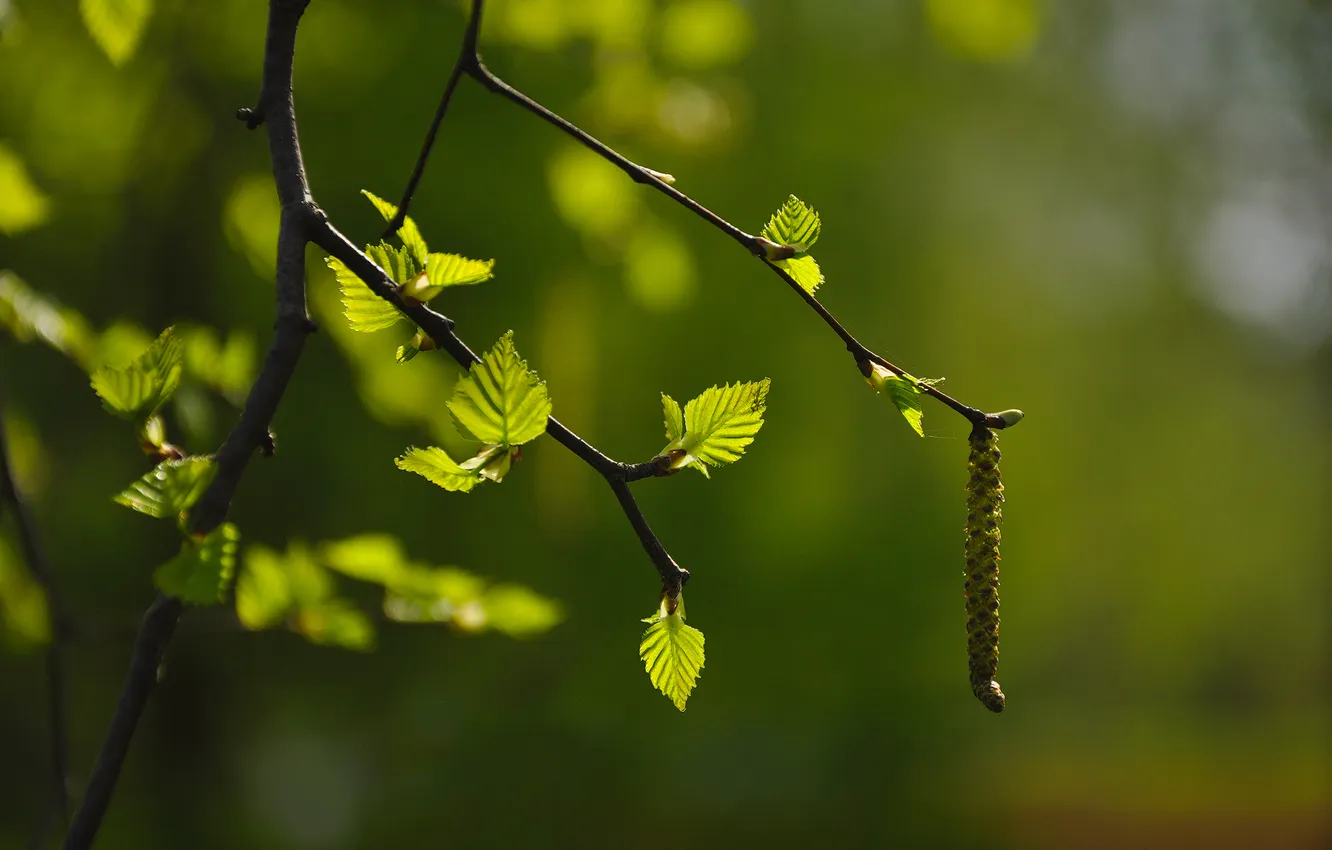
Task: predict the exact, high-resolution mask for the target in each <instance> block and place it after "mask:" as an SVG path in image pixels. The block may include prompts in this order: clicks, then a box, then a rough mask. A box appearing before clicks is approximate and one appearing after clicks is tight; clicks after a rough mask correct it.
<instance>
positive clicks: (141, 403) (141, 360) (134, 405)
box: [92, 328, 184, 421]
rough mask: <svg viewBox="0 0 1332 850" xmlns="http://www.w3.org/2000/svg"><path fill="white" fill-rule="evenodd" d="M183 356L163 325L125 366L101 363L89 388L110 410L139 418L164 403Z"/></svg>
mask: <svg viewBox="0 0 1332 850" xmlns="http://www.w3.org/2000/svg"><path fill="white" fill-rule="evenodd" d="M183 359H184V352H183V348H182V346H181V343H180V339H179V338H178V337H177V336H176V335H175V332H174V330H173V329H172V328H167V329H166V330H164V331H162V334H161V336H159V337H158V338H157V339H156V340H154V341H153V343H152V345H150V346H148V350H147V351H145V352H144V353H143V354H140V355H139V356H138V357H137V358H135V359H134V361H133V362H132V363H130V364H129V365H128V366H125V367H123V368H116V367H114V366H103V367H102V368H101V369H98V370H97V371H96V372H94V373H93V376H92V388H93V390H94V391H95V392H96V393H97V395H98V397H100V398H101V399H102V406H103V407H105V408H106V409H107V410H108V411H110V412H111V413H114V414H116V415H117V416H120V417H123V418H125V419H136V420H140V421H142V420H145V419H147V418H148V417H149V416H152V415H153V414H154V413H156V412H157V410H158V408H160V407H161V406H162V405H163V404H166V402H167V399H169V398H171V395H172V393H174V392H175V391H176V387H178V386H179V385H180V377H181V374H182V373H183V372H184V365H183Z"/></svg>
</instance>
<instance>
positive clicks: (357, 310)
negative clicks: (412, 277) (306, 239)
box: [325, 257, 402, 333]
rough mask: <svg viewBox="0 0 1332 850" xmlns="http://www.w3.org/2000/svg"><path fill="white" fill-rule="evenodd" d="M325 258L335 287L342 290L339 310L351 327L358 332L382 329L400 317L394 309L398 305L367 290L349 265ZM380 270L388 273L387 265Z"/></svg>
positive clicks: (398, 320) (399, 319)
mask: <svg viewBox="0 0 1332 850" xmlns="http://www.w3.org/2000/svg"><path fill="white" fill-rule="evenodd" d="M325 262H326V263H327V264H328V267H329V268H330V269H332V270H333V276H334V277H335V278H337V281H338V288H339V289H341V290H342V307H343V313H344V314H345V315H346V316H347V323H348V324H350V325H351V328H352V330H356V331H361V332H362V333H370V332H372V331H382V330H383V329H384V328H391V327H393V326H394V325H396V324H397V323H398V322H400V321H402V314H401V313H399V312H398V308H396V307H394V306H393V305H392V304H390V303H389V302H387V301H385V300H384V299H383V298H380V297H379V296H378V295H376V294H375V293H373V292H371V291H370V287H368V286H366V285H365V282H364V281H362V280H361V279H360V278H359V277H357V276H356V274H355V273H354V272H353V271H352V270H351V269H349V268H347V267H346V266H345V265H343V264H342V261H341V260H339V259H337V258H335V257H329V258H327V259H326V260H325ZM384 271H386V272H389V274H392V272H391V271H389V269H387V268H385V269H384Z"/></svg>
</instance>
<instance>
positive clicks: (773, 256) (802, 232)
mask: <svg viewBox="0 0 1332 850" xmlns="http://www.w3.org/2000/svg"><path fill="white" fill-rule="evenodd" d="M822 230H823V224H822V222H820V221H819V214H818V213H817V212H815V211H814V208H813V207H811V206H809V205H808V204H806V203H805V202H804V201H802V200H800V199H799V198H797V197H796V196H795V195H790V196H788V197H787V199H786V203H784V204H782V206H781V208H780V209H778V210H777V212H775V213H773V215H772V218H770V219H768V223H767V224H766V225H764V226H763V238H764V239H767V240H768V241H769V242H773V243H775V244H777V245H781V246H784V247H786V248H789V249H791V251H794V256H787V255H788V254H790V251H783V252H776V251H773V250H772V249H771V248H770V249H769V256H768V257H767V258H766V259H767V261H768V262H769V263H771V264H772V265H774V266H776V267H777V268H779V269H781V270H782V271H784V272H786V273H787V274H789V275H790V276H791V278H792V279H793V280H795V282H796V283H798V284H800V288H801V289H803V290H805V291H806V292H808V293H809V294H810V295H813V294H814V291H815V290H816V289H818V288H819V286H821V285H822V284H823V272H822V271H820V269H819V264H818V263H817V262H815V260H814V258H813V257H811V256H809V249H810V248H813V247H814V243H815V242H817V241H818V240H819V233H820V232H822Z"/></svg>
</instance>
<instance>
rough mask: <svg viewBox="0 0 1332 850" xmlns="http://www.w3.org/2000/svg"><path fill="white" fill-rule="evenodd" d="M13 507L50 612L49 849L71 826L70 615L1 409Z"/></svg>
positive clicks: (4, 485)
mask: <svg viewBox="0 0 1332 850" xmlns="http://www.w3.org/2000/svg"><path fill="white" fill-rule="evenodd" d="M5 504H8V505H9V507H10V509H11V511H12V513H13V515H14V524H15V525H16V526H17V527H18V537H19V547H20V548H21V549H22V550H23V560H24V561H25V562H26V563H27V565H28V571H29V572H30V573H31V574H32V577H33V580H34V581H36V582H37V584H38V585H39V586H40V587H41V588H42V592H43V593H45V594H46V606H47V610H48V612H49V616H50V618H51V635H50V643H48V644H47V646H46V700H47V724H48V725H49V726H50V731H51V755H50V758H51V811H50V812H49V813H47V814H45V815H43V822H42V824H41V825H40V826H39V827H38V829H37V833H36V835H35V837H34V838H33V846H34V847H40V846H42V845H43V844H45V843H46V836H47V835H48V834H49V833H50V828H51V824H52V822H55V823H59V824H63V823H65V822H66V821H68V820H69V728H68V725H67V722H66V717H65V704H66V703H65V665H64V658H63V652H64V641H65V631H66V630H65V628H64V623H65V610H64V606H63V605H61V602H60V597H59V595H57V593H56V589H55V576H54V574H53V573H52V571H51V564H50V562H49V561H47V560H46V554H45V552H44V551H43V550H42V546H41V543H40V542H39V541H38V539H37V527H36V523H35V522H34V520H33V517H32V512H31V511H30V510H29V508H28V502H27V499H26V498H25V497H24V495H23V491H22V489H21V488H20V487H19V483H18V479H17V477H16V476H15V474H14V463H13V460H12V459H11V456H10V450H9V437H8V435H7V434H6V432H5V426H4V409H3V408H0V508H3V507H4V506H5Z"/></svg>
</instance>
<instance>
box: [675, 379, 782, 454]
mask: <svg viewBox="0 0 1332 850" xmlns="http://www.w3.org/2000/svg"><path fill="white" fill-rule="evenodd" d="M769 383H770V382H769V380H768V379H767V378H764V379H763V380H761V381H755V382H751V383H739V382H737V383H735V384H726V385H725V386H722V387H715V386H714V387H711V388H710V389H708V390H705V391H704V392H703V394H702V395H700V396H698V397H697V398H695V399H693V400H691V401H690V402H688V403H687V404H686V405H685V406H684V410H683V411H681V409H680V405H679V403H678V402H677V401H676V400H675V399H673V398H671V397H670V396H668V395H666V394H665V393H662V396H661V403H662V407H663V409H664V412H665V416H666V439H667V440H669V441H670V442H669V443H667V444H666V447H665V448H664V449H662V450H661V451H660V452H659V453H658V454H657V456H656V457H655V458H653V462H654V463H656V464H657V465H658V466H659V467H661V468H663V469H666V470H669V471H671V472H675V471H677V470H680V469H684V468H686V467H692V468H694V469H697V470H698V471H699V472H701V473H703V475H704V477H709V473H708V465H711V466H721V465H722V464H725V463H734V462H735V461H737V460H739V459H740V457H741V455H743V454H744V453H745V447H746V446H748V445H749V444H750V443H752V442H754V435H756V434H757V433H758V432H759V429H760V428H762V427H763V413H764V411H765V410H767V399H768V386H769Z"/></svg>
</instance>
